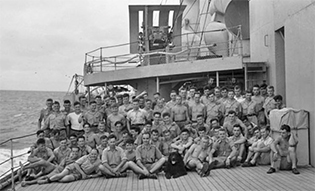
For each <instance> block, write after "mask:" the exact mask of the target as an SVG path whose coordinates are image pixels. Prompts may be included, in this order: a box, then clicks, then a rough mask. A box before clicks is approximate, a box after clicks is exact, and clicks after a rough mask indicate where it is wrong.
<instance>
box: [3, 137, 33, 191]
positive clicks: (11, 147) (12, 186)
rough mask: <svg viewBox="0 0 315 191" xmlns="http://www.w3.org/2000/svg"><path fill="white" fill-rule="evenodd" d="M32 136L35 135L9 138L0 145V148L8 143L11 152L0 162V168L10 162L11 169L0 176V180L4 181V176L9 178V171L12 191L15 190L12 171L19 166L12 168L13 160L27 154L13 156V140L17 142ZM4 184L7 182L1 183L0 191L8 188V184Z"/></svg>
mask: <svg viewBox="0 0 315 191" xmlns="http://www.w3.org/2000/svg"><path fill="white" fill-rule="evenodd" d="M34 135H36V133H32V134H28V135H24V136H20V137H14V138H10V139H8V140H6V141H3V142H1V143H0V146H1V145H4V144H6V143H8V142H10V150H11V152H10V158H8V159H6V160H4V161H2V162H1V163H0V166H1V165H4V164H5V163H7V162H11V168H10V169H9V170H7V171H5V172H4V173H2V174H1V175H0V180H2V179H5V177H6V176H9V172H10V171H11V189H12V190H15V182H14V181H15V176H14V174H15V173H14V170H15V169H17V168H18V167H19V166H14V159H15V158H19V157H21V156H24V155H26V154H29V152H25V153H22V154H19V155H16V156H14V152H13V141H14V140H18V139H23V138H26V137H30V136H34ZM5 182H7V181H4V182H2V181H1V184H0V190H2V189H3V188H5V187H6V186H8V184H5Z"/></svg>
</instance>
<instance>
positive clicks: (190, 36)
mask: <svg viewBox="0 0 315 191" xmlns="http://www.w3.org/2000/svg"><path fill="white" fill-rule="evenodd" d="M233 28H236V29H237V31H238V33H237V34H236V35H232V36H231V35H230V37H231V38H228V39H227V41H224V42H215V43H212V44H205V43H202V42H204V39H205V37H204V36H205V35H207V34H208V33H215V32H220V31H226V30H228V29H226V28H225V29H219V30H211V31H202V32H196V33H194V32H192V33H186V34H182V35H177V36H173V42H175V41H176V38H180V39H186V42H187V43H186V44H185V45H182V46H174V47H172V46H167V47H166V48H164V49H158V50H153V51H150V52H143V51H139V53H137V54H121V55H115V56H107V57H106V56H104V55H105V52H106V53H107V54H109V53H110V52H115V51H113V49H116V52H121V51H120V50H122V49H125V50H129V46H130V45H131V44H135V43H139V42H138V41H137V42H132V43H125V44H119V45H115V46H108V47H100V48H98V49H95V50H93V51H90V52H88V53H86V54H85V63H84V75H86V74H91V73H97V72H104V71H109V70H119V69H125V68H132V67H138V66H145V65H149V64H146V60H148V58H149V57H150V59H151V60H152V59H153V60H154V59H158V60H157V61H156V62H157V63H158V64H165V63H166V64H167V63H174V62H182V61H192V60H198V59H209V58H215V57H231V56H235V55H237V56H243V50H242V48H243V47H242V35H241V34H242V33H241V26H235V27H232V28H230V29H233ZM223 46H225V47H224V48H222V47H223ZM220 47H221V48H220ZM117 49H120V50H119V51H118V50H117ZM110 50H112V51H110ZM214 50H215V51H214ZM216 52H220V54H216ZM222 52H225V53H224V55H223V56H222V54H221V53H222Z"/></svg>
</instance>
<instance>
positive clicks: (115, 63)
mask: <svg viewBox="0 0 315 191" xmlns="http://www.w3.org/2000/svg"><path fill="white" fill-rule="evenodd" d="M114 65H115V70H116V57H115V64H114Z"/></svg>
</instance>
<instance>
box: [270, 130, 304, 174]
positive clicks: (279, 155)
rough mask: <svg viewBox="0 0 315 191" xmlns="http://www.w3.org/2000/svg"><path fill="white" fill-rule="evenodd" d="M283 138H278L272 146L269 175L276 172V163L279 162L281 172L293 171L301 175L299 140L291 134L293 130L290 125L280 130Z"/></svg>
mask: <svg viewBox="0 0 315 191" xmlns="http://www.w3.org/2000/svg"><path fill="white" fill-rule="evenodd" d="M280 131H281V136H280V137H278V138H277V139H276V140H275V141H274V142H273V143H272V144H271V145H270V148H271V152H270V160H271V167H270V169H269V170H268V172H267V173H268V174H271V173H274V172H276V169H275V162H276V161H278V160H279V162H280V170H291V169H292V172H293V174H300V172H299V171H298V170H297V167H296V165H297V156H296V146H297V144H298V140H297V139H296V137H295V136H294V134H293V133H291V128H290V126H288V125H282V126H281V128H280Z"/></svg>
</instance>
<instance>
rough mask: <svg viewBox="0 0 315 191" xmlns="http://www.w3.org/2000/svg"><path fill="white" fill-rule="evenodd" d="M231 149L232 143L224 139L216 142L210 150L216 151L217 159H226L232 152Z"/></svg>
mask: <svg viewBox="0 0 315 191" xmlns="http://www.w3.org/2000/svg"><path fill="white" fill-rule="evenodd" d="M232 147H233V146H232V143H231V142H230V141H229V140H228V139H225V140H218V141H216V142H215V143H214V145H213V147H212V148H213V149H214V150H215V151H217V156H218V157H228V156H229V155H230V153H231V152H232Z"/></svg>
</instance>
